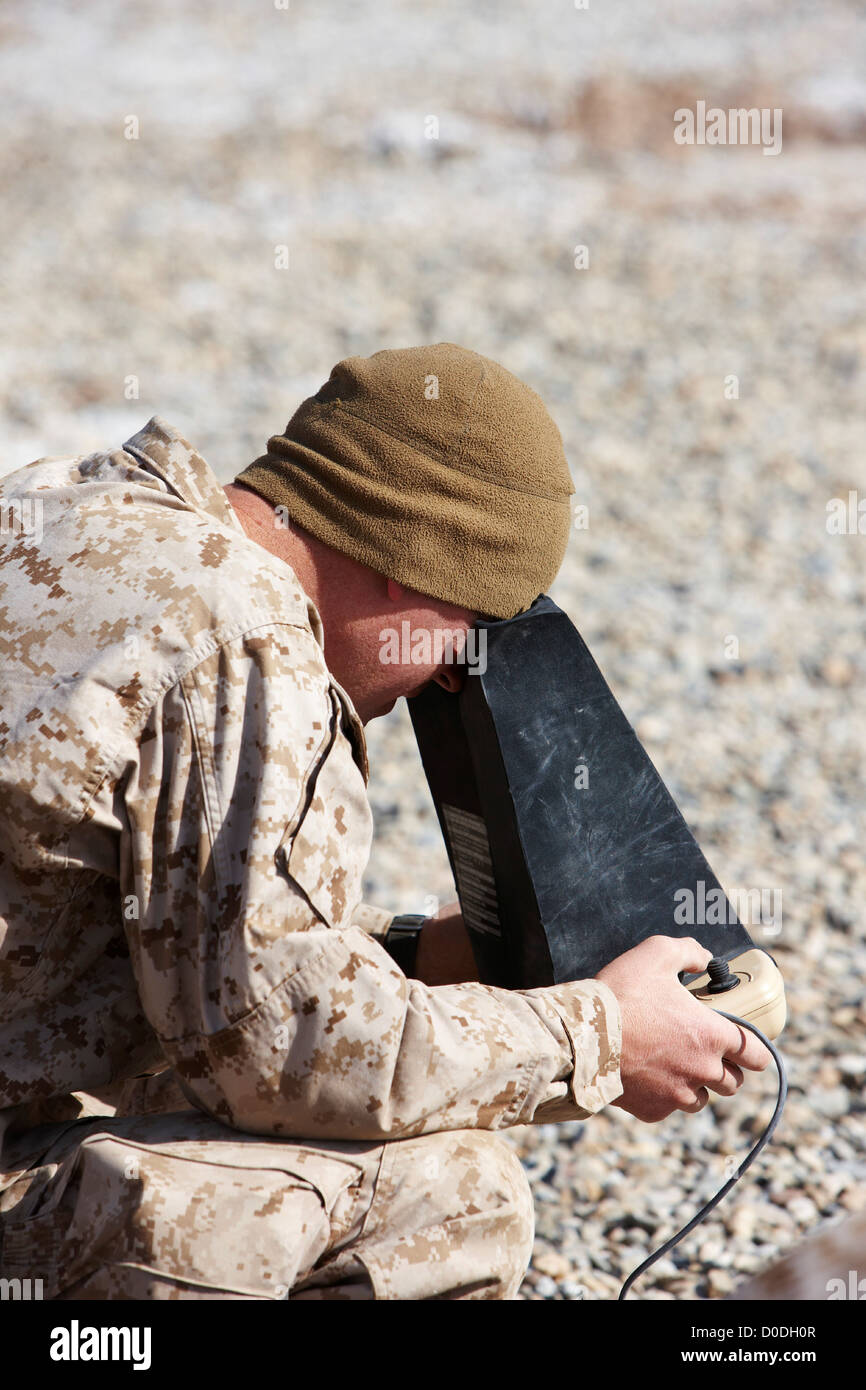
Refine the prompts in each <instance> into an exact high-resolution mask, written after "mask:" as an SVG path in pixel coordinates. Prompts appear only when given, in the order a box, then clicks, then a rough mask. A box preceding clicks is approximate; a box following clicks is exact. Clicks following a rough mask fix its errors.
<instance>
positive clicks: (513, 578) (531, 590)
mask: <svg viewBox="0 0 866 1390" xmlns="http://www.w3.org/2000/svg"><path fill="white" fill-rule="evenodd" d="M235 481H236V482H238V483H243V484H244V485H245V486H246V487H249V488H252V489H253V490H254V491H255V492H257V493H259V494H260V495H261V496H262V497H264V498H266V499H267V500H268V501H269V502H270V503H271V504H272V505H273V506H284V507H285V508H286V511H287V514H288V516H289V518H290V520H292V521H296V522H297V523H298V525H299V526H301V527H303V528H304V530H306V531H309V532H310V534H311V535H313V536H315V537H317V539H318V540H320V541H323V542H324V543H325V544H326V545H329V546H331V547H332V548H333V549H334V550H339V551H342V552H343V553H344V554H346V555H350V556H351V557H352V558H353V559H355V560H359V561H360V562H361V563H362V564H364V565H368V566H369V567H370V568H371V569H374V570H377V571H378V572H379V573H380V574H384V575H386V576H387V577H388V578H389V579H395V580H397V582H398V583H400V584H405V585H406V587H407V588H410V589H416V590H417V591H418V592H420V593H422V594H427V595H428V596H429V597H431V598H436V599H442V600H444V601H445V602H446V603H453V604H455V605H457V606H459V607H461V608H469V609H472V610H473V611H474V612H477V613H481V614H484V615H486V616H488V617H495V618H511V617H513V616H514V615H515V614H516V613H522V612H523V611H524V610H525V609H527V608H528V607H529V606H530V604H531V603H532V602H533V600H534V599H535V598H536V597H537V596H538V594H540V593H543V592H544V590H545V589H546V588H547V587H548V585H549V584H550V582H551V580H552V579H553V577H554V575H555V574H556V572H557V570H558V569H559V566H560V564H561V563H562V557H563V555H564V554H565V547H566V544H567V541H568V533H569V527H570V523H571V508H570V503H569V497H570V496H571V494H572V493H573V492H574V488H573V487H572V483H571V477H570V475H569V471H568V464H567V463H566V460H565V455H564V453H563V450H562V440H561V438H560V434H559V431H558V429H557V428H556V425H555V424H554V423H553V420H552V419H551V418H550V416H549V415H548V413H547V410H546V409H545V407H544V404H543V402H542V401H541V399H540V397H539V396H537V395H536V394H535V392H534V391H532V390H531V389H530V388H529V387H528V386H525V385H524V384H523V382H521V381H518V379H517V377H514V376H512V375H511V373H510V372H507V371H506V370H505V368H504V367H500V366H499V365H498V364H497V363H496V362H491V361H490V359H489V358H487V357H481V356H479V354H478V353H477V352H470V351H469V350H468V349H466V348H461V347H457V346H456V345H455V344H454V343H435V344H434V345H432V346H430V347H416V348H401V349H398V350H387V351H384V352H376V353H374V354H373V356H372V357H348V358H346V360H345V361H344V362H338V363H337V365H336V367H334V369H333V371H332V372H331V376H330V380H329V381H327V382H326V383H325V385H324V386H323V387H322V388H321V390H319V391H318V392H317V393H316V395H315V396H311V397H310V398H309V399H308V400H305V401H304V402H303V404H302V405H300V406H299V407H298V409H297V410H296V411H295V414H294V415H293V416H292V418H291V420H290V421H289V423H288V425H287V426H286V431H285V434H277V435H274V436H273V437H272V438H271V439H269V440H268V451H267V453H266V454H263V455H262V457H261V458H258V459H256V461H255V463H252V464H250V466H249V468H246V469H244V471H243V472H242V473H240V474H239V475H238V477H237V478H236V480H235Z"/></svg>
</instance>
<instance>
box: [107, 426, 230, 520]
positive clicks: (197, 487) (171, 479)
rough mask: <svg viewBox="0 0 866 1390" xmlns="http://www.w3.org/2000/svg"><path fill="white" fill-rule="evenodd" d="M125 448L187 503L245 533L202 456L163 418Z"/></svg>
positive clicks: (136, 436) (138, 433)
mask: <svg viewBox="0 0 866 1390" xmlns="http://www.w3.org/2000/svg"><path fill="white" fill-rule="evenodd" d="M123 448H124V451H125V452H126V453H127V454H132V455H133V457H134V458H136V459H137V460H138V461H139V463H142V464H144V466H145V468H147V469H148V470H149V471H150V472H152V473H156V474H157V475H158V476H159V477H160V478H162V480H163V482H164V483H166V484H167V486H168V487H169V488H170V489H171V491H172V492H174V493H176V494H177V496H178V497H182V498H183V500H184V502H188V503H189V504H190V506H192V507H197V508H198V509H199V510H200V511H204V512H207V513H208V515H209V516H212V517H213V518H214V519H215V520H216V521H221V522H222V523H223V524H224V525H225V526H231V527H232V528H233V529H234V530H236V531H243V527H242V526H241V523H240V521H239V520H238V518H237V516H236V515H235V510H234V507H233V506H232V504H231V502H230V501H229V499H228V498H227V497H226V495H225V493H224V492H223V490H222V488H221V487H220V485H219V483H218V482H217V480H216V477H215V476H214V474H213V472H212V471H211V469H210V468H209V467H208V465H207V464H206V463H205V461H204V459H203V458H202V456H201V454H200V453H199V452H198V450H197V449H194V448H193V447H192V445H191V444H189V443H188V442H187V440H185V439H184V437H183V435H181V434H178V432H177V430H175V429H172V427H171V425H169V424H167V423H166V421H165V420H162V419H161V418H160V417H159V415H154V416H153V418H152V419H150V420H148V422H147V424H146V425H145V426H144V428H143V429H140V430H139V431H138V432H137V434H134V435H132V437H131V438H130V439H127V441H126V443H125V444H124V446H123Z"/></svg>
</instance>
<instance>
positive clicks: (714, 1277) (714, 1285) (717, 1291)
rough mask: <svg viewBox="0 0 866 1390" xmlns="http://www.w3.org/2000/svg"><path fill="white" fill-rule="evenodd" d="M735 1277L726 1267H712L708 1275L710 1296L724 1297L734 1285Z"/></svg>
mask: <svg viewBox="0 0 866 1390" xmlns="http://www.w3.org/2000/svg"><path fill="white" fill-rule="evenodd" d="M735 1282H736V1281H735V1279H734V1276H733V1274H729V1273H728V1271H727V1270H726V1269H711V1270H710V1272H709V1274H708V1275H707V1290H708V1292H709V1295H710V1298H724V1297H725V1295H726V1294H729V1293H730V1292H731V1289H732V1288H733V1287H734V1284H735Z"/></svg>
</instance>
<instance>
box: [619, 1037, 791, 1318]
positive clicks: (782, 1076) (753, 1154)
mask: <svg viewBox="0 0 866 1390" xmlns="http://www.w3.org/2000/svg"><path fill="white" fill-rule="evenodd" d="M716 1012H717V1013H719V1014H721V1016H722V1018H729V1019H730V1020H731V1022H732V1023H737V1024H739V1026H740V1027H741V1028H748V1030H749V1032H750V1033H754V1035H755V1037H756V1038H758V1039H760V1041H761V1042H762V1043H763V1044H764V1046H765V1047H766V1048H767V1050H768V1051H769V1052H770V1053H771V1054H772V1057H773V1061H774V1062H775V1063H776V1068H777V1070H778V1073H779V1095H778V1099H777V1100H776V1108H775V1110H774V1111H773V1116H772V1119H771V1120H770V1123H769V1124H768V1125H767V1128H766V1129H765V1130H764V1133H763V1134H762V1135H761V1137H760V1139H759V1140H758V1142H757V1144H755V1146H754V1148H752V1149H751V1150H750V1152H749V1153H748V1154H746V1157H745V1158H744V1159H743V1161H742V1163H741V1164H740V1166H739V1168H738V1169H737V1171H736V1173H735V1174H734V1176H733V1177H732V1178H728V1181H727V1182H726V1183H725V1184H724V1186H723V1187H720V1188H719V1190H718V1192H717V1193H716V1195H715V1196H714V1197H711V1198H710V1200H709V1201H708V1202H707V1203H706V1205H705V1206H703V1207H701V1209H700V1211H699V1212H698V1213H697V1215H696V1216H693V1217H692V1219H691V1221H690V1222H689V1223H688V1225H687V1226H683V1228H682V1230H681V1231H677V1233H676V1235H675V1236H671V1238H670V1240H666V1241H665V1243H664V1245H662V1246H661V1247H660V1249H658V1250H656V1251H654V1253H653V1254H652V1255H650V1256H648V1258H647V1259H645V1260H644V1262H643V1264H641V1265H638V1267H637V1269H635V1270H633V1271H632V1273H631V1274H630V1275H629V1276H628V1278H627V1279H626V1281H625V1283H624V1284H623V1286H622V1288H621V1289H620V1291H619V1298H618V1299H617V1302H620V1301H621V1300H622V1299H624V1298H625V1296H626V1294H627V1293H628V1291H629V1289H630V1288H631V1286H632V1284H633V1283H634V1281H635V1279H639V1278H640V1276H641V1275H642V1274H643V1272H644V1270H647V1269H649V1267H650V1265H652V1264H655V1262H656V1260H659V1259H661V1257H662V1255H666V1254H667V1252H668V1251H669V1250H672V1249H673V1247H674V1246H675V1245H677V1244H678V1243H679V1241H681V1240H682V1238H683V1236H687V1235H688V1233H689V1231H693V1230H694V1228H695V1226H697V1225H698V1223H699V1222H700V1221H703V1219H704V1217H705V1216H708V1215H709V1213H710V1212H711V1211H712V1210H713V1207H715V1206H718V1204H719V1202H720V1201H721V1200H722V1198H723V1197H724V1196H725V1194H726V1193H728V1192H730V1190H731V1188H732V1187H733V1185H734V1183H735V1182H739V1180H740V1178H741V1177H742V1176H743V1174H744V1173H745V1171H746V1169H747V1168H748V1167H749V1166H750V1164H751V1163H752V1162H753V1161H754V1160H755V1159H756V1158H757V1157H758V1154H759V1153H760V1152H761V1150H762V1148H763V1147H764V1145H765V1144H766V1143H767V1142H768V1140H770V1139H771V1138H772V1137H773V1131H774V1130H775V1128H776V1125H777V1124H778V1121H779V1116H780V1115H781V1113H782V1110H783V1109H784V1106H785V1100H786V1098H787V1095H788V1076H787V1073H786V1071H785V1063H784V1062H783V1061H782V1058H781V1056H780V1055H779V1053H778V1052H777V1051H776V1048H775V1047H774V1046H773V1044H772V1043H771V1042H770V1039H769V1038H765V1037H764V1034H763V1033H762V1032H761V1030H760V1028H756V1027H755V1025H754V1024H753V1023H747V1022H746V1020H745V1019H744V1018H735V1017H734V1015H733V1014H725V1013H722V1011H721V1009H718V1010H717V1011H716Z"/></svg>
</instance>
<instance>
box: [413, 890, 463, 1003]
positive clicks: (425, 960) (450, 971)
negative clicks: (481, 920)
mask: <svg viewBox="0 0 866 1390" xmlns="http://www.w3.org/2000/svg"><path fill="white" fill-rule="evenodd" d="M415 977H416V979H418V980H421V981H423V983H424V984H425V985H460V984H463V983H464V982H465V981H466V980H477V979H478V969H477V967H476V965H475V957H474V956H473V954H472V947H471V945H470V943H469V933H468V932H467V930H466V927H465V925H464V923H463V916H462V914H461V912H460V904H459V903H457V902H454V903H448V905H447V906H446V907H443V908H440V910H439V911H438V912H437V913H436V915H435V917H431V918H430V921H429V922H426V923H425V924H424V928H423V930H422V931H421V934H420V936H419V937H418V954H417V955H416V957H415Z"/></svg>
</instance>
